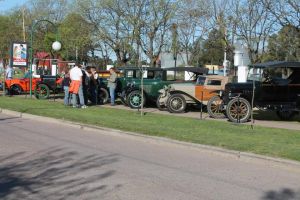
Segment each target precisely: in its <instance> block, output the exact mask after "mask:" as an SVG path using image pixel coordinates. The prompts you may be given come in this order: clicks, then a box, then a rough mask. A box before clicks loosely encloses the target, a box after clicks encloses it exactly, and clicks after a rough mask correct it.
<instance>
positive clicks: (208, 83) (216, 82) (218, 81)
mask: <svg viewBox="0 0 300 200" xmlns="http://www.w3.org/2000/svg"><path fill="white" fill-rule="evenodd" d="M221 83H222V81H221V80H208V81H207V85H221Z"/></svg>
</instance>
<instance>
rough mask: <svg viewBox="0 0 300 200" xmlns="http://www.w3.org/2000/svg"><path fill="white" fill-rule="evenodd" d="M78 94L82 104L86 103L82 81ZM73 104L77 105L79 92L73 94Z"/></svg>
mask: <svg viewBox="0 0 300 200" xmlns="http://www.w3.org/2000/svg"><path fill="white" fill-rule="evenodd" d="M78 96H79V102H80V105H81V106H83V105H85V104H84V97H83V90H82V83H81V84H80V87H79V90H78ZM72 104H73V106H77V94H72Z"/></svg>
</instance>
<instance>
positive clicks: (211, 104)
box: [207, 96, 225, 119]
mask: <svg viewBox="0 0 300 200" xmlns="http://www.w3.org/2000/svg"><path fill="white" fill-rule="evenodd" d="M207 112H208V114H209V116H210V117H212V118H215V119H221V118H224V117H225V115H224V103H223V100H222V99H221V98H220V97H219V96H214V97H212V98H211V99H210V100H209V101H208V103H207Z"/></svg>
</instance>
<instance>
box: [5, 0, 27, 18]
mask: <svg viewBox="0 0 300 200" xmlns="http://www.w3.org/2000/svg"><path fill="white" fill-rule="evenodd" d="M26 2H28V0H0V15H1V14H3V12H7V11H9V10H11V9H13V8H16V7H20V6H22V5H23V4H25V3H26Z"/></svg>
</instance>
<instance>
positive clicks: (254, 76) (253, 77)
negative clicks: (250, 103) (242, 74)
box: [247, 68, 263, 81]
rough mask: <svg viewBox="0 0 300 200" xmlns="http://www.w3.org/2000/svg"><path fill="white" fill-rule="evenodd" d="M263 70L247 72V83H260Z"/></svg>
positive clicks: (252, 69)
mask: <svg viewBox="0 0 300 200" xmlns="http://www.w3.org/2000/svg"><path fill="white" fill-rule="evenodd" d="M262 74H263V69H261V68H250V69H249V71H248V76H247V80H248V81H261V79H262Z"/></svg>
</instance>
